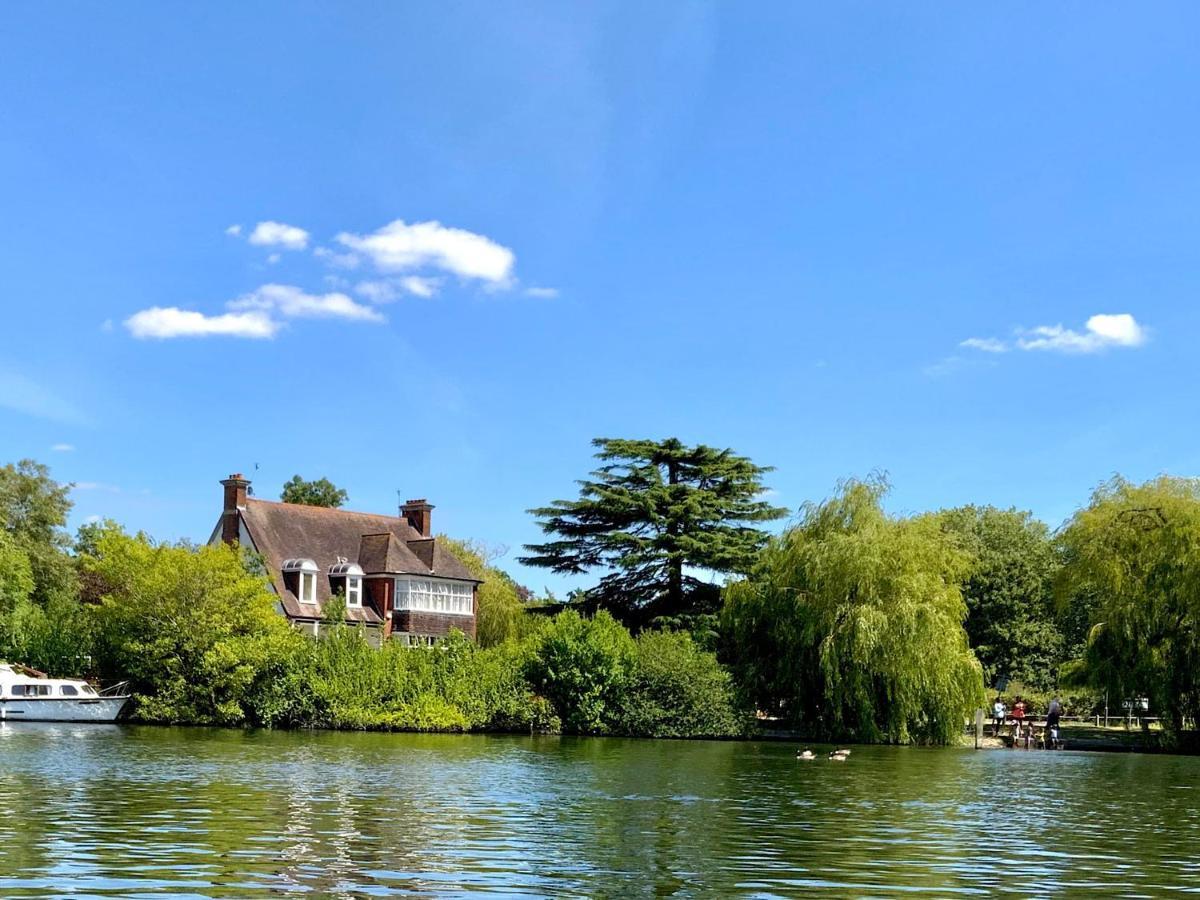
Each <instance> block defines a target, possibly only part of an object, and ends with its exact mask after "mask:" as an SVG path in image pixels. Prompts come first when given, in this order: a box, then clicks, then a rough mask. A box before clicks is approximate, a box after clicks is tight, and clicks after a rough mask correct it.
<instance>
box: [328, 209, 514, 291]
mask: <svg viewBox="0 0 1200 900" xmlns="http://www.w3.org/2000/svg"><path fill="white" fill-rule="evenodd" d="M337 242H338V243H339V244H341V245H342V246H343V247H346V248H347V249H349V250H350V252H351V254H352V255H353V256H355V257H356V258H357V257H363V258H366V259H368V260H370V261H371V262H372V263H373V264H374V265H375V267H376V268H377V269H379V270H380V271H383V272H409V271H413V270H416V269H422V268H433V269H440V270H441V271H443V272H448V273H450V274H452V275H457V276H459V277H460V278H473V279H478V280H480V281H484V282H487V283H488V284H489V285H491V286H493V287H509V286H510V285H511V284H512V282H513V263H514V262H515V260H516V257H515V256H514V254H513V252H512V251H511V250H509V249H508V248H507V247H503V246H501V245H500V244H497V243H496V242H495V241H493V240H492V239H491V238H488V237H485V236H483V235H481V234H475V233H474V232H472V231H466V230H464V229H461V228H447V227H446V226H444V225H442V224H441V223H440V222H433V221H431V222H415V223H413V224H411V225H409V224H408V223H407V222H405V221H404V220H402V219H397V220H396V221H394V222H391V223H390V224H388V225H384V226H383V227H382V228H380V229H379V230H378V231H375V232H372V233H371V234H368V235H359V234H351V233H350V232H342V233H341V234H339V235H338V236H337Z"/></svg>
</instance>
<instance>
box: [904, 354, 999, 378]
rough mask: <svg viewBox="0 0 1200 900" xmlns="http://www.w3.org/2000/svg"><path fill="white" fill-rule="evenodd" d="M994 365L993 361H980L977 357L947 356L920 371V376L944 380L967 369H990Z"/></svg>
mask: <svg viewBox="0 0 1200 900" xmlns="http://www.w3.org/2000/svg"><path fill="white" fill-rule="evenodd" d="M994 365H996V361H995V360H994V359H981V358H979V357H965V356H958V355H957V354H955V355H953V356H947V357H945V358H944V359H940V360H938V361H937V362H935V363H930V364H929V365H927V366H924V367H923V368H922V369H921V374H922V375H925V376H926V377H927V378H945V377H946V376H947V375H954V374H956V373H958V372H963V371H966V370H968V369H980V368H990V367H992V366H994Z"/></svg>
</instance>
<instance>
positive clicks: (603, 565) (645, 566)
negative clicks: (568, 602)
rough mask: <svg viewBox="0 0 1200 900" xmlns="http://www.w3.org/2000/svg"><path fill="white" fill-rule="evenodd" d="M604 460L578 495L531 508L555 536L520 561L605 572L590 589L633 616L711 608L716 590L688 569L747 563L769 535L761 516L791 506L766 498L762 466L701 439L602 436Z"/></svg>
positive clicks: (739, 568)
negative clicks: (761, 525)
mask: <svg viewBox="0 0 1200 900" xmlns="http://www.w3.org/2000/svg"><path fill="white" fill-rule="evenodd" d="M592 443H593V445H594V446H595V447H597V448H598V451H597V453H596V458H597V459H599V460H600V461H601V462H602V463H603V465H601V466H600V467H599V468H598V469H596V470H595V471H593V472H592V480H590V481H583V482H581V486H580V491H579V499H577V500H556V501H554V502H553V503H552V504H551V505H550V506H546V507H541V508H538V509H533V510H530V512H531V513H532V514H533V515H535V516H538V517H539V519H540V520H541V521H540V522H539V525H540V527H541V529H542V531H543V532H544V533H545V534H547V535H552V536H555V539H554V540H551V541H548V542H546V543H542V544H531V545H529V546H527V547H526V549H527V550H528V551H529V552H530V555H529V556H526V557H522V558H521V562H523V563H525V564H527V565H532V566H541V567H544V568H548V569H552V570H553V571H555V572H560V573H568V574H581V573H584V572H588V571H590V570H593V569H605V570H608V574H606V575H605V576H604V577H603V578H602V579H601V581H600V584H599V585H598V586H597V587H596V588H595V589H594V590H593V591H591V592H590V593H591V595H592V596H593V598H595V599H596V600H597V601H598V602H599V604H600V605H601V606H603V607H605V608H608V609H611V610H613V611H614V612H616V613H617V614H619V615H621V616H622V617H623V618H625V619H626V620H627V621H646V620H649V619H650V618H653V617H654V616H655V615H677V614H679V613H681V612H694V611H699V612H704V611H709V612H711V611H714V609H715V604H716V602H718V601H719V591H718V590H717V589H716V588H715V587H714V586H713V585H711V584H708V583H706V582H704V581H702V580H700V579H698V578H695V577H693V576H692V575H689V574H688V573H687V571H686V570H687V569H688V568H691V569H702V570H708V571H712V572H720V573H730V572H734V573H741V572H746V571H748V570H749V568H750V567H751V565H752V564H753V562H754V560H755V558H756V556H757V554H758V551H759V549H760V548H761V547H762V546H763V543H764V542H765V541H766V535H765V533H764V532H763V531H761V530H760V529H758V528H756V527H754V525H755V523H759V522H767V521H770V520H772V519H778V518H780V517H781V516H783V515H784V513H785V510H783V509H780V508H778V507H774V506H771V505H770V504H768V503H766V502H765V501H763V500H762V499H760V498H761V497H762V494H763V484H762V477H763V475H765V474H766V473H767V472H769V471H771V470H770V469H769V468H764V467H762V466H756V465H755V464H754V463H752V462H751V461H750V460H749V459H747V458H746V457H744V456H738V455H737V454H735V453H734V452H733V451H732V450H718V449H715V448H713V447H707V446H704V445H703V444H701V445H698V446H695V447H688V446H685V445H684V444H683V443H682V442H680V441H679V440H677V439H675V438H670V439H667V440H663V441H649V440H620V439H614V438H597V439H596V440H594V441H593V442H592Z"/></svg>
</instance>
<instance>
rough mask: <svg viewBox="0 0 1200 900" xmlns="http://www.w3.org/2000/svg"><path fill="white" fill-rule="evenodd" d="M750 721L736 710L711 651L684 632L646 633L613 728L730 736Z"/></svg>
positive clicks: (635, 732) (725, 677) (669, 734)
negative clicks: (697, 643)
mask: <svg viewBox="0 0 1200 900" xmlns="http://www.w3.org/2000/svg"><path fill="white" fill-rule="evenodd" d="M749 723H750V719H749V717H748V716H747V715H745V714H744V713H742V712H741V711H739V709H738V706H737V702H736V700H735V695H734V689H733V681H732V679H731V678H730V676H729V673H728V672H727V671H725V669H723V668H722V667H721V666H720V664H718V662H717V658H716V656H715V655H714V654H712V653H707V652H705V651H704V650H702V649H700V647H698V646H697V645H696V643H695V642H694V641H693V640H692V638H691V636H690V635H688V634H687V633H686V632H669V631H648V632H644V633H643V634H641V635H639V637H638V639H637V655H636V658H635V660H634V665H633V671H632V673H631V675H630V678H629V681H628V684H627V686H626V690H625V694H624V697H623V699H622V702H621V704H620V714H619V716H618V717H617V729H618V730H619V731H620V732H622V733H624V734H629V735H636V736H644V737H729V736H732V735H738V734H744V733H745V732H746V730H747V728H748V726H749Z"/></svg>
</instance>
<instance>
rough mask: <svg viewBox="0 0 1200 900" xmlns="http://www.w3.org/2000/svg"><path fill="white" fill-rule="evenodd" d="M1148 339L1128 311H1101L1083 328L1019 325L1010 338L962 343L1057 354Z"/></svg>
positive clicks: (1001, 350) (1135, 343) (972, 346)
mask: <svg viewBox="0 0 1200 900" xmlns="http://www.w3.org/2000/svg"><path fill="white" fill-rule="evenodd" d="M1147 340H1149V334H1148V332H1147V330H1146V328H1145V327H1144V326H1143V325H1141V324H1140V323H1139V322H1138V321H1137V320H1136V319H1135V318H1134V317H1133V316H1132V315H1130V314H1129V313H1099V314H1097V315H1094V316H1092V317H1091V318H1089V319H1088V320H1087V322H1086V323H1084V327H1083V330H1082V331H1076V330H1075V329H1072V328H1065V327H1064V326H1062V325H1038V326H1037V327H1036V328H1018V329H1016V330H1015V331H1014V332H1013V338H1012V339H1011V340H1003V339H1001V338H967V339H966V340H965V341H962V342H961V343H960V345H959V346H961V347H966V348H969V349H972V350H980V351H982V352H984V353H1007V352H1008V351H1009V350H1045V351H1051V352H1057V353H1076V354H1078V353H1099V352H1101V351H1103V350H1108V349H1111V348H1114V347H1140V346H1142V345H1143V344H1145V343H1146V341H1147Z"/></svg>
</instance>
